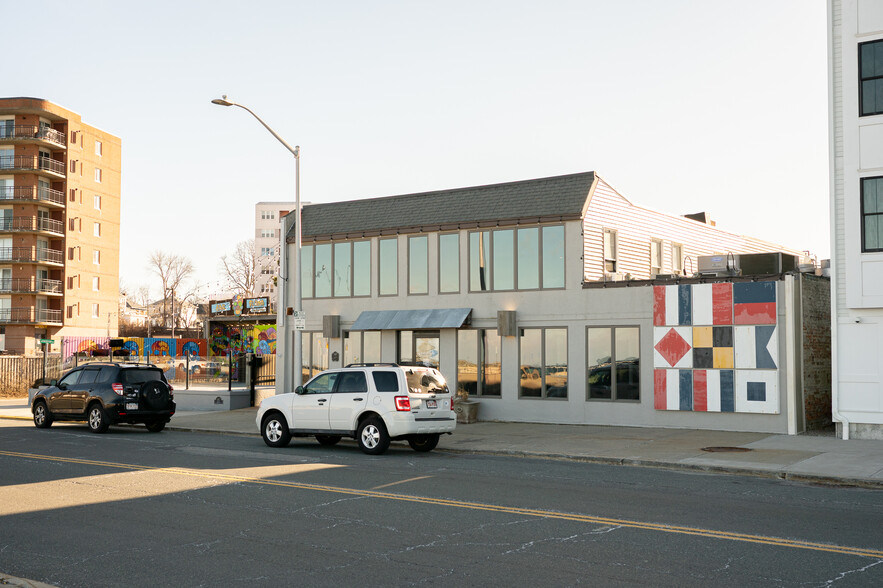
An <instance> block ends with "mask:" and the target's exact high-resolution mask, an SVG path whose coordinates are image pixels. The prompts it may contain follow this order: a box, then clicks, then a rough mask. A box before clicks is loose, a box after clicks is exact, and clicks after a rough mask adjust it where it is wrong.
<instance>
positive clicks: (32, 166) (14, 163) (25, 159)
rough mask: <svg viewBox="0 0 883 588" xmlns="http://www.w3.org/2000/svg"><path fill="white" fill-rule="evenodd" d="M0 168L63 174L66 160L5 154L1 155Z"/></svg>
mask: <svg viewBox="0 0 883 588" xmlns="http://www.w3.org/2000/svg"><path fill="white" fill-rule="evenodd" d="M0 169H9V170H15V169H21V170H44V171H49V172H52V173H54V174H59V175H62V176H63V175H64V162H63V161H58V160H56V159H52V158H51V157H34V156H28V155H3V156H0Z"/></svg>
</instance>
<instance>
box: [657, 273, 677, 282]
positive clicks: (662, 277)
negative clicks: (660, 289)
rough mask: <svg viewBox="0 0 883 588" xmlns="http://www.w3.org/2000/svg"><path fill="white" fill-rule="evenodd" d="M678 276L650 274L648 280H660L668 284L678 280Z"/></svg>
mask: <svg viewBox="0 0 883 588" xmlns="http://www.w3.org/2000/svg"><path fill="white" fill-rule="evenodd" d="M678 277H679V276H678V274H650V278H651V279H653V280H662V281H664V282H670V281H672V280H677V279H678Z"/></svg>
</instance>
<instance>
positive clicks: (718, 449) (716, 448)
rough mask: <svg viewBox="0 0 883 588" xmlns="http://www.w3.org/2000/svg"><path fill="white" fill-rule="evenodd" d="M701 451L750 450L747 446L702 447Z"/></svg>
mask: <svg viewBox="0 0 883 588" xmlns="http://www.w3.org/2000/svg"><path fill="white" fill-rule="evenodd" d="M702 451H708V452H711V453H743V452H745V451H751V450H750V449H748V448H747V447H703V448H702Z"/></svg>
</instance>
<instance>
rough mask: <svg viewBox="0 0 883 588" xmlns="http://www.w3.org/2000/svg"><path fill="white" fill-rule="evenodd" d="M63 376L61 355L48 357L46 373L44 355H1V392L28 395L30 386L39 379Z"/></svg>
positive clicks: (10, 394) (8, 394) (12, 394)
mask: <svg viewBox="0 0 883 588" xmlns="http://www.w3.org/2000/svg"><path fill="white" fill-rule="evenodd" d="M60 376H61V356H60V355H58V354H55V355H50V356H49V357H47V358H46V367H45V373H44V367H43V358H42V357H17V356H11V357H0V394H3V395H6V396H26V395H27V393H28V388H30V387H32V386H33V385H34V384H35V383H36V381H37V380H39V379H41V378H45V379H46V380H51V379H53V378H58V377H60Z"/></svg>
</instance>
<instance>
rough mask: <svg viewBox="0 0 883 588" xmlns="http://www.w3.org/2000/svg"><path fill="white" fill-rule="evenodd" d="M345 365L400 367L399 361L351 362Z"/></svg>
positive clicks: (349, 366)
mask: <svg viewBox="0 0 883 588" xmlns="http://www.w3.org/2000/svg"><path fill="white" fill-rule="evenodd" d="M343 367H348V368H351V367H399V364H397V363H349V364H347V365H345V366H343Z"/></svg>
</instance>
